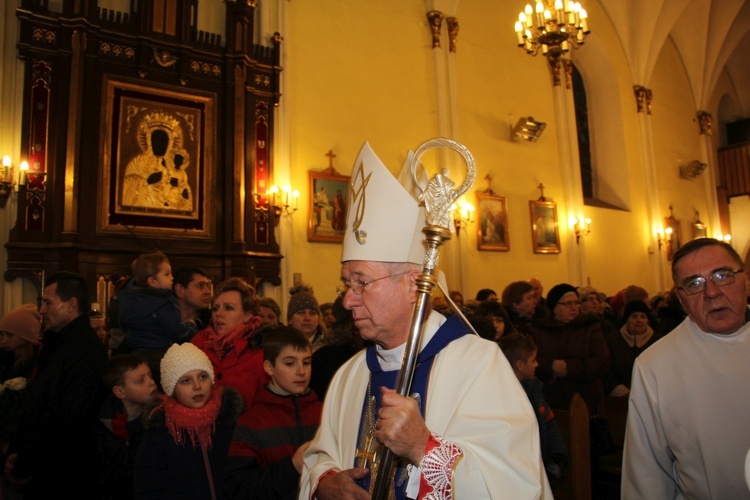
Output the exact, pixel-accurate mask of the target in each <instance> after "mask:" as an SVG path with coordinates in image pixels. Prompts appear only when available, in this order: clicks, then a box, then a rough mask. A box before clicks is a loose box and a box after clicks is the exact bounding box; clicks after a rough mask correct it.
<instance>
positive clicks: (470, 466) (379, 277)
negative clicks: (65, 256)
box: [299, 144, 551, 500]
mask: <svg viewBox="0 0 750 500" xmlns="http://www.w3.org/2000/svg"><path fill="white" fill-rule="evenodd" d="M347 214H348V221H347V233H346V235H345V236H344V249H343V257H342V269H341V279H342V283H343V285H342V287H341V288H340V289H339V293H340V294H341V296H342V297H343V305H344V307H345V308H346V309H349V310H350V311H351V312H352V317H353V320H354V324H355V326H356V327H357V329H358V330H359V333H360V336H361V337H362V338H364V339H365V340H369V341H372V343H373V345H372V346H371V347H368V348H367V349H366V350H363V351H361V352H360V353H359V354H357V355H355V356H354V357H353V358H352V359H351V360H349V361H348V362H347V363H346V364H344V365H343V366H342V367H341V369H339V371H338V372H337V373H336V375H335V376H334V378H333V380H332V381H331V384H330V386H329V389H328V392H327V393H326V399H325V404H324V408H323V415H322V418H321V425H320V429H319V431H318V434H317V435H316V437H315V439H314V440H313V441H312V443H311V444H310V447H309V448H308V449H307V451H306V452H305V455H304V459H303V460H304V468H303V471H302V477H301V481H300V487H301V491H300V495H299V498H304V499H307V498H313V497H315V498H318V499H320V500H325V499H328V498H355V499H369V498H370V497H371V491H372V487H373V485H374V484H375V483H376V479H375V477H374V476H375V475H376V474H384V472H383V469H381V468H379V457H381V456H382V453H383V448H382V447H381V445H382V446H384V447H386V448H388V449H389V450H390V451H391V453H392V454H393V455H394V456H395V460H394V464H395V470H394V472H393V474H392V475H391V476H390V478H392V486H389V488H388V491H389V492H390V493H391V494H393V495H394V496H395V498H399V499H401V498H407V497H408V498H425V497H428V498H436V499H437V498H450V497H451V496H453V497H455V498H472V499H475V498H476V499H479V498H497V497H500V496H504V497H507V498H529V499H532V498H551V493H550V490H549V485H548V483H547V480H546V476H545V473H544V468H543V464H542V461H541V449H540V442H539V431H538V426H537V423H536V417H535V416H534V412H533V410H532V408H531V405H530V404H529V402H528V399H526V395H525V393H524V392H523V390H522V389H521V386H520V384H519V383H518V380H517V379H516V378H515V375H514V374H513V371H512V369H511V367H510V365H509V363H508V362H507V360H506V359H505V358H504V356H503V354H502V352H501V351H500V349H498V348H497V345H495V344H493V343H490V342H489V341H486V340H483V339H481V338H479V337H478V336H477V335H475V334H474V333H473V332H471V331H470V330H469V328H468V327H467V326H466V325H464V324H463V323H462V322H461V320H460V319H459V317H458V316H452V317H450V318H446V317H444V316H442V315H441V314H439V313H437V312H435V311H432V312H429V311H428V313H427V315H426V321H425V325H424V327H425V328H424V335H423V338H422V342H421V349H420V352H419V355H418V357H417V367H416V371H415V374H414V379H413V383H412V384H411V389H410V391H409V394H410V396H411V397H408V398H406V397H402V396H401V395H399V394H398V392H396V391H394V390H393V387H395V386H396V380H397V375H398V373H399V369H400V368H401V364H402V360H403V358H404V352H405V345H406V341H407V338H408V337H409V333H410V329H411V323H412V318H413V316H414V310H415V305H416V303H417V277H418V276H419V275H420V274H421V272H422V267H421V265H420V264H421V263H422V261H423V258H424V255H425V246H424V243H423V241H424V234H423V233H422V227H423V226H424V225H425V217H424V214H423V213H422V210H421V209H420V208H419V205H418V202H417V201H416V199H415V198H414V197H413V196H412V194H410V192H409V191H407V190H406V189H405V188H404V187H403V186H402V185H401V184H400V183H399V182H398V181H397V180H396V179H395V178H394V177H393V175H392V174H391V173H390V172H389V171H388V170H387V169H386V168H385V166H384V165H383V164H382V163H380V160H379V159H378V158H377V157H376V156H375V153H374V152H373V151H372V150H371V149H370V147H369V145H367V144H365V146H364V148H363V149H362V152H361V153H360V156H359V158H358V159H357V162H356V163H355V167H354V171H353V174H352V181H351V186H350V196H349V207H348V210H347ZM420 214H421V215H420ZM378 484H380V483H378Z"/></svg>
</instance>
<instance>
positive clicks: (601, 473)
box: [596, 396, 630, 491]
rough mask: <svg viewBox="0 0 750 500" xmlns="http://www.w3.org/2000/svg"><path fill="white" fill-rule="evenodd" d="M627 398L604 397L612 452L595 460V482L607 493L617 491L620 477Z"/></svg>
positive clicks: (604, 408) (626, 417)
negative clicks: (612, 445)
mask: <svg viewBox="0 0 750 500" xmlns="http://www.w3.org/2000/svg"><path fill="white" fill-rule="evenodd" d="M629 399H630V398H628V397H627V396H625V397H616V396H605V397H604V402H603V405H602V406H603V410H604V411H603V414H604V416H605V417H606V419H607V422H608V423H609V430H610V433H611V435H612V442H613V443H614V445H615V449H614V451H612V453H608V454H606V455H602V456H600V457H599V458H598V459H597V463H596V469H597V478H596V480H597V482H598V483H599V485H600V486H602V487H604V488H606V489H607V490H608V491H614V490H616V491H619V489H620V480H621V476H622V451H623V448H624V447H625V426H626V424H627V420H628V400H629Z"/></svg>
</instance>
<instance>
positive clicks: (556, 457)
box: [521, 377, 568, 479]
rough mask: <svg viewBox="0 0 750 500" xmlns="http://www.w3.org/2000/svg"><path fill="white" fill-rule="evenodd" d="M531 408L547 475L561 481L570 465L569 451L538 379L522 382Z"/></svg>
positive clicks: (542, 385)
mask: <svg viewBox="0 0 750 500" xmlns="http://www.w3.org/2000/svg"><path fill="white" fill-rule="evenodd" d="M521 386H522V387H523V390H524V391H526V396H528V398H529V402H530V403H531V406H532V407H533V408H534V413H535V414H536V419H537V423H538V424H539V438H540V443H541V446H542V461H543V462H544V468H545V469H546V470H547V474H548V475H550V476H552V477H554V478H556V479H559V478H561V477H562V476H563V474H564V472H565V468H566V467H567V464H568V450H567V449H566V448H565V441H564V440H563V437H562V434H561V433H560V428H559V427H558V425H557V421H556V420H555V414H554V413H553V411H552V408H550V406H549V405H548V404H547V401H545V399H544V392H543V387H544V384H543V383H542V382H541V380H539V379H538V378H536V377H534V378H532V379H530V380H524V381H522V382H521Z"/></svg>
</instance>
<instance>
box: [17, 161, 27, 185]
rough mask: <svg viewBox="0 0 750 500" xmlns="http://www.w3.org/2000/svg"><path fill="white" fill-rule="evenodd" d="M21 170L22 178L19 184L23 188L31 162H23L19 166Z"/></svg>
mask: <svg viewBox="0 0 750 500" xmlns="http://www.w3.org/2000/svg"><path fill="white" fill-rule="evenodd" d="M18 168H19V170H21V178H20V179H19V184H21V185H22V186H25V185H26V173H27V172H28V171H29V162H27V161H26V160H24V161H22V162H21V164H20V165H19V166H18Z"/></svg>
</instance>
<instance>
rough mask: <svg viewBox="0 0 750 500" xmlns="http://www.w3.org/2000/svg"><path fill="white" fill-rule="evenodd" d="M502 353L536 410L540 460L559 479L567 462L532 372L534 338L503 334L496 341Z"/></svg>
mask: <svg viewBox="0 0 750 500" xmlns="http://www.w3.org/2000/svg"><path fill="white" fill-rule="evenodd" d="M498 344H499V345H500V349H502V351H503V354H505V357H506V358H508V362H509V363H510V365H511V367H512V368H513V373H515V374H516V378H518V380H519V382H521V386H522V387H523V390H524V391H526V395H527V396H528V397H529V401H530V402H531V406H532V407H533V408H534V412H535V413H536V418H537V421H538V422H539V437H540V442H541V446H542V460H543V461H544V468H545V469H546V471H547V477H549V478H550V479H560V478H562V477H563V474H564V473H565V467H566V466H567V464H568V451H567V450H566V449H565V443H564V441H563V438H562V434H561V433H560V428H559V427H558V426H557V422H556V421H555V415H554V413H552V408H550V406H549V405H548V404H547V402H546V401H545V400H544V394H543V393H542V388H543V385H544V384H542V382H541V381H540V380H539V379H538V378H536V377H535V376H534V372H535V371H536V367H537V365H538V363H537V361H536V353H537V349H536V345H534V341H533V340H532V339H531V338H530V337H528V336H526V335H524V334H522V333H512V334H510V335H505V336H503V337H502V338H501V339H500V340H499V341H498Z"/></svg>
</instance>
